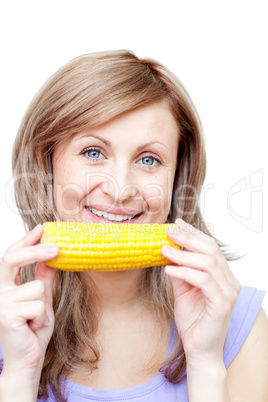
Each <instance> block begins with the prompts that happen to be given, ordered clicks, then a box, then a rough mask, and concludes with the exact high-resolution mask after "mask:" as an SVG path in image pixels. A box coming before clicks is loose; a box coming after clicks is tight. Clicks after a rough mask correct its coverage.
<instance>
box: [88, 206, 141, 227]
mask: <svg viewBox="0 0 268 402" xmlns="http://www.w3.org/2000/svg"><path fill="white" fill-rule="evenodd" d="M90 207H91V208H94V209H98V210H99V211H105V212H109V213H111V214H114V215H136V214H138V213H139V211H134V210H130V209H124V210H122V209H119V208H112V209H103V206H101V207H100V206H98V208H97V206H96V204H95V206H93V205H90ZM85 210H86V213H87V214H88V215H89V217H90V220H91V222H92V223H118V224H124V223H137V221H138V220H139V218H140V217H141V215H142V214H140V215H138V216H136V217H135V218H133V219H126V220H125V221H122V222H118V221H110V220H109V219H105V218H104V217H103V216H97V215H94V214H93V213H92V212H91V211H90V210H89V209H88V205H87V206H86V207H85ZM118 211H120V212H118ZM129 211H130V212H129ZM133 212H134V213H133Z"/></svg>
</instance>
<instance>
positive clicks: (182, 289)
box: [166, 265, 193, 297]
mask: <svg viewBox="0 0 268 402" xmlns="http://www.w3.org/2000/svg"><path fill="white" fill-rule="evenodd" d="M168 266H169V267H171V266H172V267H173V265H168ZM176 268H178V267H176ZM166 273H167V272H166ZM169 278H170V280H171V283H172V286H173V290H174V296H175V297H180V296H183V295H184V294H185V293H188V292H189V291H190V290H192V289H193V286H192V285H190V284H189V283H187V282H185V281H184V280H183V279H179V278H175V277H173V276H171V275H169Z"/></svg>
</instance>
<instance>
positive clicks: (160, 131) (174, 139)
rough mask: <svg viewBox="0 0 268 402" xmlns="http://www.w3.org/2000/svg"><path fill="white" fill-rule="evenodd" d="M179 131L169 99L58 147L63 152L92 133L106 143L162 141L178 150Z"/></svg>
mask: <svg viewBox="0 0 268 402" xmlns="http://www.w3.org/2000/svg"><path fill="white" fill-rule="evenodd" d="M179 131H180V130H179V124H178V122H177V120H176V119H175V118H174V116H173V113H172V111H171V107H170V106H169V104H168V102H166V101H162V102H158V103H152V104H148V105H145V106H140V107H138V108H136V109H134V110H131V111H128V112H125V113H123V114H122V115H120V116H117V117H115V118H114V119H112V120H109V121H108V122H106V123H104V124H102V125H100V126H97V127H88V128H85V129H83V130H82V131H80V132H78V133H76V134H75V135H73V136H72V137H71V138H69V140H68V141H67V142H63V143H61V144H60V146H58V147H56V149H57V150H58V149H59V148H60V149H61V151H63V150H64V149H66V147H68V146H69V145H71V146H73V145H76V144H77V143H81V142H85V141H87V139H88V138H89V137H91V136H92V137H94V136H95V137H97V138H101V139H102V140H103V141H104V142H106V143H107V145H112V144H115V145H117V144H118V145H119V144H120V145H121V142H122V141H124V142H125V143H129V142H131V143H132V144H133V145H135V144H137V146H139V145H141V146H142V144H145V143H149V142H157V141H159V142H162V143H164V144H165V145H166V146H167V147H168V146H169V147H171V148H173V147H175V148H176V149H177V146H178V143H179Z"/></svg>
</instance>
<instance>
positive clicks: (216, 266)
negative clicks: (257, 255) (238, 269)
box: [161, 246, 233, 283]
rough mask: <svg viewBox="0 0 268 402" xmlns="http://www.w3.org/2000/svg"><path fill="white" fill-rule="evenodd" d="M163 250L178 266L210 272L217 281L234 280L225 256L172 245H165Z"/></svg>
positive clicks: (164, 254)
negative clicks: (194, 251) (176, 247)
mask: <svg viewBox="0 0 268 402" xmlns="http://www.w3.org/2000/svg"><path fill="white" fill-rule="evenodd" d="M161 252H162V254H163V256H164V257H166V258H167V259H168V260H170V261H172V262H173V263H174V264H176V265H178V266H186V267H189V268H193V269H197V270H200V271H206V272H208V273H209V274H210V275H211V276H212V277H213V278H214V279H215V280H216V281H217V283H222V281H225V280H228V281H229V282H232V279H233V276H232V275H230V269H229V267H228V264H227V263H226V261H225V259H224V257H223V256H220V257H219V256H218V255H216V256H214V255H206V254H199V253H193V252H189V251H183V250H177V249H175V248H174V247H171V246H163V247H162V249H161Z"/></svg>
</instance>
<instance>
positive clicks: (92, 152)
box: [86, 149, 101, 159]
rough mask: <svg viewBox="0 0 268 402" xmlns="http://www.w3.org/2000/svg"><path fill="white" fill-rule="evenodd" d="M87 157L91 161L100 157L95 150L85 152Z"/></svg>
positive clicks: (99, 153)
mask: <svg viewBox="0 0 268 402" xmlns="http://www.w3.org/2000/svg"><path fill="white" fill-rule="evenodd" d="M86 154H87V156H88V157H89V158H92V159H98V158H99V157H100V155H101V152H100V151H98V150H97V149H91V150H88V151H87V152H86Z"/></svg>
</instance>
